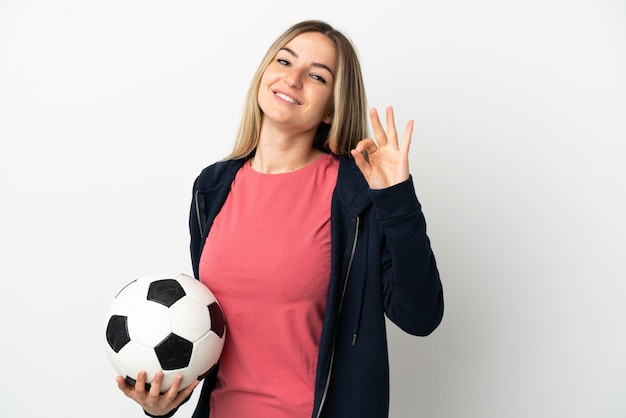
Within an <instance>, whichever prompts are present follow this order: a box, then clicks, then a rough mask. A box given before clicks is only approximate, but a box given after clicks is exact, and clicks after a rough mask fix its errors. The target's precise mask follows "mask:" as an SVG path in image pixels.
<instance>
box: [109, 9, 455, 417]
mask: <svg viewBox="0 0 626 418" xmlns="http://www.w3.org/2000/svg"><path fill="white" fill-rule="evenodd" d="M369 117H370V120H371V124H372V127H373V131H374V137H375V141H374V139H372V138H368V137H367V122H368V120H367V108H366V100H365V92H364V87H363V81H362V76H361V70H360V65H359V61H358V58H357V55H356V52H355V50H354V48H353V46H352V44H351V42H350V41H349V40H348V39H347V38H346V37H345V36H344V35H343V34H342V33H341V32H339V31H337V30H335V29H334V28H333V27H331V26H330V25H328V24H327V23H324V22H320V21H305V22H301V23H298V24H296V25H294V26H292V27H291V28H289V29H288V30H287V31H285V33H283V34H282V35H281V36H280V37H279V38H278V39H277V40H276V41H275V43H274V44H273V45H272V46H271V48H270V49H269V50H268V52H267V54H266V56H265V58H264V59H263V61H262V63H261V65H260V66H259V69H258V70H257V72H256V74H255V76H254V77H253V80H252V84H251V86H250V90H249V92H248V95H247V100H246V103H245V111H244V114H243V118H242V122H241V126H240V130H239V135H238V138H237V141H236V144H235V147H234V150H233V152H232V154H231V155H230V156H229V157H228V158H227V159H225V160H224V161H221V162H218V163H216V164H213V165H211V166H209V167H207V168H206V169H204V170H203V171H202V173H201V174H200V175H199V176H198V178H197V179H196V181H195V183H194V186H193V200H192V203H191V212H190V221H189V226H190V233H191V258H192V264H193V269H194V273H195V275H196V277H197V278H199V279H200V280H201V281H202V282H203V283H205V284H206V285H207V286H208V287H209V288H210V289H211V290H212V291H213V293H215V295H216V297H217V299H218V300H219V301H220V304H221V306H222V308H223V310H224V314H225V316H226V321H227V323H228V331H229V333H228V336H227V339H226V343H225V346H224V351H223V352H222V356H221V358H220V362H219V365H218V366H219V367H218V368H217V369H216V370H214V372H213V373H212V374H211V375H210V376H209V377H207V378H206V379H205V381H204V384H203V387H202V391H201V393H200V399H199V403H198V406H197V407H196V410H195V413H194V418H200V417H204V418H206V417H209V416H210V417H211V418H225V417H228V418H238V417H255V418H259V417H271V418H297V417H302V418H304V417H333V418H334V417H337V418H339V417H341V418H345V417H361V418H364V417H386V416H387V415H388V408H389V365H388V354H387V340H386V332H385V315H386V316H387V317H388V318H389V319H390V320H391V321H393V322H394V323H395V324H397V325H398V326H399V327H400V328H402V329H403V330H405V331H406V332H408V333H411V334H414V335H421V336H425V335H428V334H430V333H431V332H432V331H433V330H434V329H435V328H436V327H437V326H438V325H439V323H440V321H441V318H442V315H443V294H442V288H441V282H440V279H439V273H438V270H437V266H436V263H435V258H434V256H433V253H432V251H431V248H430V242H429V239H428V237H427V235H426V225H425V221H424V216H423V214H422V212H421V208H420V204H419V202H418V200H417V197H416V195H415V191H414V187H413V183H412V180H411V176H410V174H409V164H408V153H409V145H410V142H411V134H412V129H413V122H412V121H411V122H409V123H408V124H407V127H406V131H405V133H404V136H403V138H402V140H401V141H399V139H398V135H397V132H396V128H395V122H394V115H393V109H392V108H387V109H386V112H385V119H386V127H387V130H386V131H385V129H384V128H383V126H382V123H381V122H380V120H379V115H378V113H377V111H376V110H375V109H372V110H371V111H370V112H369ZM146 379H147V377H146V375H145V373H143V372H142V373H140V374H139V376H138V377H137V383H136V385H135V386H134V387H132V386H130V385H128V384H127V383H126V382H125V381H124V379H123V378H121V377H119V376H118V378H117V381H118V386H119V388H120V389H121V390H122V391H123V392H124V393H125V394H126V395H127V396H128V397H130V398H132V399H134V400H135V401H137V402H138V403H139V404H140V405H141V406H142V407H143V409H144V410H145V412H146V413H147V414H148V415H152V416H171V415H172V414H173V413H174V412H175V411H176V409H177V408H178V406H179V405H180V404H181V403H182V402H184V401H185V400H186V399H188V398H189V396H190V394H191V393H192V391H193V390H194V389H195V387H196V386H197V384H198V382H194V383H193V384H191V385H190V386H188V387H187V388H180V379H178V380H175V383H174V384H173V386H172V387H171V388H170V389H169V390H168V391H167V392H166V393H164V394H160V393H159V392H160V390H159V389H160V382H161V380H162V374H161V373H160V372H159V373H157V374H156V375H155V376H154V379H153V381H152V384H151V387H150V389H149V390H148V391H146V390H145V388H144V386H145V383H146Z"/></svg>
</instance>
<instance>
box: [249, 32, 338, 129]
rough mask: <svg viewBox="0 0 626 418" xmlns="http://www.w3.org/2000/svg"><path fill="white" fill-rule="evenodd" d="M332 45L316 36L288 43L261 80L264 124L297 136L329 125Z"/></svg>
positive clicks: (302, 36)
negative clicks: (324, 124)
mask: <svg viewBox="0 0 626 418" xmlns="http://www.w3.org/2000/svg"><path fill="white" fill-rule="evenodd" d="M336 71H337V54H336V50H335V44H334V43H333V41H331V40H330V39H329V38H328V37H326V36H325V35H322V34H321V33H318V32H308V33H303V34H300V35H298V36H296V37H295V38H293V39H292V40H291V41H289V42H288V43H287V44H286V45H285V46H284V47H283V48H282V49H281V50H280V51H278V53H277V54H276V56H275V57H274V59H273V60H272V61H271V62H270V64H269V66H268V67H267V68H266V69H265V72H264V73H263V76H262V77H261V83H260V85H259V92H258V102H259V106H260V107H261V110H262V112H263V119H264V123H272V124H275V125H277V126H280V127H282V128H283V129H289V130H294V129H295V130H297V131H300V132H306V131H310V130H312V131H315V130H316V129H317V127H318V126H319V124H320V122H322V121H323V122H325V123H329V124H330V123H331V122H332V115H331V112H332V108H333V84H334V76H335V74H336Z"/></svg>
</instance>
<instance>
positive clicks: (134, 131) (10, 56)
mask: <svg viewBox="0 0 626 418" xmlns="http://www.w3.org/2000/svg"><path fill="white" fill-rule="evenodd" d="M309 18H321V19H325V20H327V21H329V22H330V23H332V24H333V25H335V26H336V27H338V28H339V29H341V30H344V31H345V33H346V34H347V35H348V36H349V37H350V38H351V39H352V40H353V41H354V43H355V44H356V47H357V49H358V51H359V54H360V57H361V59H362V63H363V68H364V76H365V81H366V86H367V91H368V96H369V102H370V105H371V106H375V107H378V108H383V107H385V106H387V105H394V106H395V108H396V115H397V119H396V120H397V122H398V124H399V125H402V126H404V124H405V123H406V121H407V120H408V119H410V118H413V119H415V121H416V129H415V134H414V142H413V146H412V154H411V171H412V173H413V175H414V178H415V184H416V189H417V192H418V196H419V198H420V200H421V201H422V204H423V209H424V212H425V214H426V217H427V221H428V227H429V235H430V238H431V241H432V244H433V248H434V250H435V252H436V256H437V259H438V263H439V266H440V270H441V275H442V280H443V284H444V290H445V299H446V312H445V317H444V321H443V323H442V325H441V326H440V328H439V329H438V330H437V331H436V332H435V333H434V334H433V335H431V336H429V337H427V338H416V337H410V336H408V335H405V334H403V333H402V332H400V331H398V330H397V329H396V328H395V327H393V326H391V327H390V330H389V340H390V341H389V344H390V354H391V366H392V370H391V374H392V376H391V377H392V393H391V398H392V405H391V417H394V418H400V417H407V418H408V417H424V418H502V417H506V418H553V417H569V418H587V417H593V418H598V417H601V418H618V417H624V416H626V304H625V303H624V301H625V300H626V299H625V296H626V266H625V262H624V253H625V252H626V244H625V243H624V237H625V236H626V223H625V221H624V217H625V213H626V192H625V190H626V187H625V180H626V164H624V158H625V154H626V153H625V150H626V147H625V145H624V143H625V141H626V122H625V121H626V99H625V98H626V5H625V3H624V2H622V1H618V0H615V1H610V0H571V1H557V0H530V1H526V2H502V1H495V0H477V1H474V2H466V1H461V0H444V1H438V2H426V1H421V0H420V1H412V2H409V1H400V0H387V1H384V2H378V3H376V2H375V3H369V4H368V3H367V2H362V1H345V2H338V1H328V0H321V1H319V2H313V3H311V2H300V3H298V2H293V1H278V0H273V1H263V2H252V1H250V2H236V1H231V2H223V3H215V2H208V1H180V2H174V1H155V0H150V1H148V0H136V1H121V0H107V1H104V0H90V1H84V0H82V1H81V0H59V1H54V2H48V1H43V0H30V1H29V0H20V1H18V0H1V1H0V145H1V148H0V193H1V196H2V204H1V206H0V211H1V212H0V250H1V252H0V254H1V255H0V271H1V272H2V279H1V281H2V282H1V283H2V286H1V293H0V295H1V297H2V302H1V303H0V327H1V328H0V330H1V333H0V335H1V338H2V340H1V344H0V350H1V356H0V379H1V382H2V383H1V384H0V385H1V388H2V390H1V391H0V415H1V416H2V417H7V418H18V417H19V418H23V417H26V418H39V417H55V418H56V417H59V418H61V417H63V418H66V417H77V418H82V417H92V418H98V417H112V416H115V417H120V416H125V417H132V416H136V417H141V416H143V413H142V412H141V410H140V409H139V408H138V406H137V405H135V404H134V403H133V402H132V401H130V400H128V399H126V398H125V397H124V396H123V395H122V393H121V392H119V391H118V389H117V388H116V385H115V381H114V376H115V372H114V371H113V368H112V367H111V366H110V364H109V363H108V359H107V358H106V355H105V353H104V349H103V344H104V321H105V313H106V311H107V309H108V306H109V304H110V302H111V300H112V298H113V297H114V295H115V294H116V292H117V291H118V290H119V289H120V288H121V287H122V286H123V285H124V284H126V283H127V282H128V281H130V280H132V279H134V278H136V277H137V276H139V275H143V274H147V273H152V272H161V271H180V272H184V273H190V271H191V265H190V262H189V255H188V230H187V214H188V207H189V203H190V198H191V185H192V182H193V180H194V178H195V176H196V175H197V174H198V173H199V171H200V170H201V169H202V168H203V167H204V166H206V165H208V164H210V163H212V162H214V161H216V160H218V159H221V158H223V157H224V156H225V155H226V154H227V153H228V151H229V150H230V148H231V146H232V143H233V137H234V134H235V131H236V128H237V124H238V122H239V115H240V109H241V105H242V103H243V96H244V93H245V91H246V90H247V87H248V83H249V80H250V78H251V76H252V74H253V72H254V70H255V69H256V67H257V64H258V62H259V60H260V59H261V57H262V55H263V54H264V52H265V50H266V49H267V47H268V46H269V44H270V43H271V42H272V41H273V39H274V38H275V37H276V36H277V35H278V34H280V33H281V32H282V31H283V30H284V29H286V28H287V27H288V26H290V25H291V24H292V23H295V22H296V21H299V20H303V19H309ZM260 314H262V313H260ZM190 411H191V407H184V408H182V409H181V411H180V412H179V414H178V416H180V417H188V416H190V413H191V412H190Z"/></svg>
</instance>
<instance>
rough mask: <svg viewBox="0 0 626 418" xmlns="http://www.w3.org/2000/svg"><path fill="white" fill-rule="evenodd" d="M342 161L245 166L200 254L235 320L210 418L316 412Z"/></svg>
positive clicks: (288, 417) (205, 276)
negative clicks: (276, 170)
mask: <svg viewBox="0 0 626 418" xmlns="http://www.w3.org/2000/svg"><path fill="white" fill-rule="evenodd" d="M338 167H339V163H338V161H337V159H336V158H335V157H333V156H332V155H329V154H324V155H322V156H321V157H320V158H318V159H317V160H315V161H314V162H313V163H311V164H309V165H308V166H306V167H304V168H302V169H300V170H296V171H293V172H289V173H283V174H262V173H259V172H256V171H254V170H253V169H252V168H251V166H250V164H248V163H246V164H245V165H244V166H243V167H242V168H241V169H240V170H239V172H238V173H237V175H236V177H235V180H234V182H233V184H232V189H231V192H230V194H229V196H228V198H227V200H226V202H225V204H224V206H223V208H222V209H221V211H220V213H219V214H218V216H217V217H216V218H215V221H214V223H213V226H212V228H211V231H210V233H209V236H208V237H207V240H206V243H205V245H204V249H203V252H202V257H201V259H200V279H201V280H202V282H203V283H204V284H206V285H207V286H208V287H209V289H211V290H212V291H213V293H214V294H215V296H216V298H217V300H218V301H219V303H220V305H221V306H222V309H223V310H224V315H225V317H226V323H227V326H228V328H227V329H228V331H227V335H226V341H225V345H224V350H223V352H222V356H221V358H220V369H219V372H218V376H217V383H216V386H215V389H214V390H213V392H212V394H211V418H239V417H255V418H265V417H267V418H297V417H303V418H304V417H307V418H308V417H310V416H311V413H312V410H313V392H314V386H315V373H316V367H317V355H318V349H319V341H320V336H321V332H322V318H323V315H324V309H325V307H326V296H327V292H328V283H329V279H330V263H331V242H330V204H331V198H332V193H333V190H334V187H335V184H336V181H337V172H338Z"/></svg>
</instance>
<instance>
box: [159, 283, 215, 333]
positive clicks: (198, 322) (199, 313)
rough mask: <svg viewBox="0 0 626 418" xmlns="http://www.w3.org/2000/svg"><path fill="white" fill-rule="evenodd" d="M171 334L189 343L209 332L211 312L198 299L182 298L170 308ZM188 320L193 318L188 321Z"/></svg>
mask: <svg viewBox="0 0 626 418" xmlns="http://www.w3.org/2000/svg"><path fill="white" fill-rule="evenodd" d="M194 280H195V279H194ZM169 312H170V321H171V323H172V332H173V333H174V334H176V335H180V336H181V337H183V338H186V339H187V340H189V341H191V342H195V341H197V340H199V339H200V338H202V336H203V335H205V334H206V333H207V332H209V331H211V312H209V311H208V310H207V307H206V306H205V305H203V304H202V303H201V302H200V301H199V300H198V299H195V298H192V297H184V298H182V299H180V300H179V301H178V302H176V303H175V304H174V305H173V306H172V307H171V308H170V311H169ZM189 318H194V320H193V321H190V320H189Z"/></svg>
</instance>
